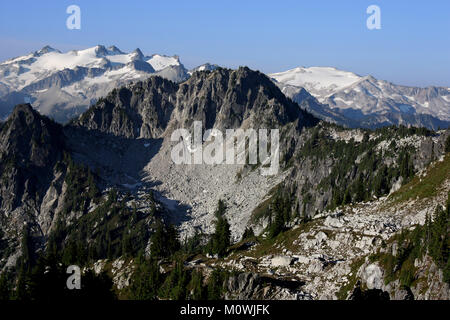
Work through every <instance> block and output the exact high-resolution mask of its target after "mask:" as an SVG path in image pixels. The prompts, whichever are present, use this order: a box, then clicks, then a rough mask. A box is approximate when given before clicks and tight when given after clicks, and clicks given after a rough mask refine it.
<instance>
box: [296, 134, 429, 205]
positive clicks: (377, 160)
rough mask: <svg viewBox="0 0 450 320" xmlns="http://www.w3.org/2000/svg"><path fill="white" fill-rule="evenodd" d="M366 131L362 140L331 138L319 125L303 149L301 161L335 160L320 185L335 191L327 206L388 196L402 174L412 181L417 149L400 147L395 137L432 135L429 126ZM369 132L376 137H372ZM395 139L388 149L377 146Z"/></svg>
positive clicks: (405, 180)
mask: <svg viewBox="0 0 450 320" xmlns="http://www.w3.org/2000/svg"><path fill="white" fill-rule="evenodd" d="M363 132H364V137H363V139H362V141H361V142H355V141H354V140H353V139H351V140H350V141H348V142H346V141H344V140H333V139H330V138H329V137H328V136H327V135H326V133H325V131H324V130H321V129H320V127H316V128H314V129H313V130H312V133H311V137H310V138H309V139H308V140H307V141H306V143H305V145H304V146H303V148H302V149H301V151H300V152H299V155H298V157H299V159H300V161H302V160H305V159H307V158H308V159H313V161H314V162H320V161H323V160H325V159H330V158H331V159H333V163H334V165H333V166H332V170H331V173H330V174H329V175H328V176H327V177H325V178H324V179H322V180H321V181H320V183H319V185H318V186H319V189H321V190H323V191H324V192H325V191H327V190H330V189H331V190H332V199H331V201H330V203H329V204H328V206H327V209H334V208H336V207H338V206H340V205H346V204H350V203H353V202H355V203H356V202H361V201H367V200H370V199H372V198H373V197H374V196H375V197H380V196H383V195H386V194H387V193H388V192H389V190H390V189H391V187H392V185H393V183H395V182H396V181H397V180H398V179H399V178H400V177H401V178H402V179H403V183H405V182H408V181H409V180H410V179H411V178H412V177H413V176H414V174H415V172H414V165H413V156H412V155H413V153H414V151H415V150H414V149H413V148H411V147H403V146H397V144H396V142H395V140H398V139H402V138H404V137H407V136H410V135H414V134H416V135H423V136H429V135H431V132H430V131H429V130H426V129H417V128H406V127H385V128H381V129H378V130H375V131H374V132H370V131H363ZM369 133H371V134H372V136H375V138H370V135H369ZM393 138H394V140H392V142H391V145H389V147H388V150H387V151H386V152H384V153H382V152H380V151H378V150H377V149H376V148H375V147H376V146H377V145H378V144H379V143H380V142H381V141H383V140H389V139H393ZM387 159H392V164H391V165H388V164H387V162H386V160H387ZM306 198H307V197H306ZM309 201H311V199H310V200H309Z"/></svg>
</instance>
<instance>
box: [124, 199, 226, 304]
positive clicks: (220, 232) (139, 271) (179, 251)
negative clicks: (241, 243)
mask: <svg viewBox="0 0 450 320" xmlns="http://www.w3.org/2000/svg"><path fill="white" fill-rule="evenodd" d="M225 210H226V206H225V203H224V202H223V201H222V200H220V201H219V202H218V206H217V210H216V217H217V222H216V232H215V233H214V234H213V235H212V237H211V239H210V240H209V242H208V243H207V245H206V246H202V245H201V241H200V238H201V236H200V235H195V236H194V237H193V238H191V239H190V240H187V241H186V242H185V243H184V244H183V245H181V244H180V243H179V242H178V235H177V232H176V229H175V228H174V227H173V226H167V227H164V226H163V225H162V224H161V223H160V224H158V226H157V229H156V231H155V233H154V234H153V235H152V245H151V255H150V257H149V258H146V257H144V256H143V255H141V256H140V257H139V258H138V259H137V260H136V262H135V266H136V270H135V272H134V273H133V275H132V278H131V286H130V287H129V288H128V290H127V292H126V293H125V298H129V299H139V300H141V299H142V300H154V299H157V298H159V299H173V300H184V299H195V300H204V299H208V300H217V299H221V298H223V294H224V293H225V292H224V283H225V280H226V279H227V277H228V273H227V272H226V271H223V270H220V269H216V270H214V271H213V272H212V273H211V275H210V276H209V277H208V279H205V278H204V276H203V274H202V273H201V272H200V271H198V270H196V269H188V268H186V267H185V265H184V261H185V260H186V258H188V257H189V256H192V253H195V254H197V253H213V254H218V255H219V256H220V257H222V256H224V255H225V254H226V253H227V250H228V247H229V245H230V230H229V225H228V222H227V221H226V219H225V217H224V214H225ZM161 266H164V267H163V268H164V269H167V271H165V272H161V268H160V267H161Z"/></svg>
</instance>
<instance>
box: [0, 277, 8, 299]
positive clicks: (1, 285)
mask: <svg viewBox="0 0 450 320" xmlns="http://www.w3.org/2000/svg"><path fill="white" fill-rule="evenodd" d="M10 297H11V288H10V286H9V281H8V274H7V271H6V270H5V271H3V273H2V274H1V276H0V301H5V300H9V299H10Z"/></svg>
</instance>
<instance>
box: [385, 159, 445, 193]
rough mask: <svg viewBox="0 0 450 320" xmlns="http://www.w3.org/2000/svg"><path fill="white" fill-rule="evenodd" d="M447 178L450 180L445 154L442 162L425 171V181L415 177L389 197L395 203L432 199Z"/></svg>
mask: <svg viewBox="0 0 450 320" xmlns="http://www.w3.org/2000/svg"><path fill="white" fill-rule="evenodd" d="M448 178H450V154H448V153H447V154H446V155H445V157H444V159H443V161H438V162H436V163H435V164H434V165H433V166H430V167H429V168H428V169H427V171H426V179H423V178H421V177H419V176H415V177H414V178H413V179H411V181H410V182H409V183H407V184H405V185H403V186H402V187H401V188H400V189H399V190H398V191H396V192H395V193H393V194H392V195H391V197H392V198H393V199H394V200H395V201H397V202H402V201H406V200H409V199H416V198H419V199H423V198H427V197H432V196H434V195H436V193H437V192H438V190H439V188H440V186H441V185H442V183H443V182H444V181H445V180H446V179H448Z"/></svg>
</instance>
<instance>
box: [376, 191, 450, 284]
mask: <svg viewBox="0 0 450 320" xmlns="http://www.w3.org/2000/svg"><path fill="white" fill-rule="evenodd" d="M449 229H450V193H449V197H448V200H447V204H446V209H445V210H444V209H443V208H442V207H441V206H438V207H437V209H436V212H435V213H434V217H427V219H426V223H425V225H423V226H416V227H415V228H414V229H413V230H404V231H402V232H401V233H400V234H398V235H396V236H395V237H394V238H393V239H392V240H391V241H392V242H393V243H394V242H395V243H396V244H397V247H398V249H397V252H396V254H395V255H394V254H393V253H392V252H384V253H381V252H379V253H377V254H375V255H373V256H371V257H370V259H371V261H379V263H380V264H381V266H382V267H383V269H384V270H385V272H386V277H385V282H386V283H389V282H391V281H394V280H397V279H398V280H399V281H400V284H401V285H403V286H405V287H411V286H412V285H414V284H415V283H417V282H419V281H421V280H423V279H420V278H418V274H417V271H418V270H417V268H416V267H415V266H414V261H415V260H416V259H423V258H424V256H425V255H427V256H430V257H431V258H432V259H433V262H434V263H435V264H436V265H437V266H438V267H439V268H440V269H441V270H443V275H444V281H445V282H447V283H450V259H449V257H450V234H449Z"/></svg>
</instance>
